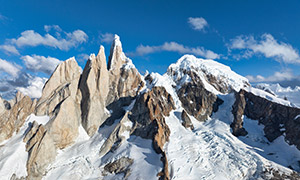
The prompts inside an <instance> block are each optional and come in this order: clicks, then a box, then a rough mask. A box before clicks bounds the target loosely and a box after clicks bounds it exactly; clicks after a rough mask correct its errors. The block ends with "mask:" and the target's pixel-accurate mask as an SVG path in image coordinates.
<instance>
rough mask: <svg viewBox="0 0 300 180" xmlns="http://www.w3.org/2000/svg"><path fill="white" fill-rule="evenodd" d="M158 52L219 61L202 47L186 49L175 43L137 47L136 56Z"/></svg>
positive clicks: (211, 52) (217, 57)
mask: <svg viewBox="0 0 300 180" xmlns="http://www.w3.org/2000/svg"><path fill="white" fill-rule="evenodd" d="M159 51H171V52H178V53H180V54H194V55H197V56H202V57H205V58H209V59H219V58H220V55H218V54H216V53H214V52H213V51H211V50H206V49H204V48H203V47H195V48H194V47H188V46H184V45H182V44H179V43H177V42H165V43H164V44H162V45H160V46H148V45H147V46H144V45H139V46H138V47H137V48H136V53H135V54H136V55H139V56H142V55H145V54H150V53H154V52H159Z"/></svg>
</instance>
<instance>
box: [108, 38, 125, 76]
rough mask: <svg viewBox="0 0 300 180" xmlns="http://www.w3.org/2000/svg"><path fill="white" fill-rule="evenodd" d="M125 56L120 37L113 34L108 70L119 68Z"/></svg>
mask: <svg viewBox="0 0 300 180" xmlns="http://www.w3.org/2000/svg"><path fill="white" fill-rule="evenodd" d="M125 59H126V56H125V54H124V53H123V50H122V43H121V41H120V37H119V36H118V35H116V34H115V37H114V40H113V42H112V45H111V47H110V53H109V57H108V70H112V69H119V68H121V67H122V65H123V64H124V63H126V62H125Z"/></svg>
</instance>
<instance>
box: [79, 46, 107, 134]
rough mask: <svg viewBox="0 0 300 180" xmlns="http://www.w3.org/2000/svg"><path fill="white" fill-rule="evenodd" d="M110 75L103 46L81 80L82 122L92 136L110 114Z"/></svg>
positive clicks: (89, 61) (92, 59)
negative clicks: (107, 109)
mask: <svg viewBox="0 0 300 180" xmlns="http://www.w3.org/2000/svg"><path fill="white" fill-rule="evenodd" d="M108 83H109V74H108V70H107V66H106V57H105V54H104V47H103V46H101V47H100V50H99V53H98V55H97V56H96V57H95V55H92V56H91V57H90V59H89V60H88V62H87V63H86V65H85V68H84V70H83V73H82V75H81V78H80V83H79V89H80V92H81V96H82V98H81V105H80V106H81V119H82V120H81V122H82V126H83V127H84V129H85V130H86V132H87V133H88V135H90V136H92V135H93V134H94V133H95V132H96V131H97V130H98V128H99V126H100V125H101V124H102V123H103V122H104V121H105V120H106V118H107V117H108V116H109V114H108V113H107V112H106V111H105V107H106V98H107V95H108V88H109V86H108Z"/></svg>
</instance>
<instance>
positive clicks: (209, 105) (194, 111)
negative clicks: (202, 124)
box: [177, 72, 221, 121]
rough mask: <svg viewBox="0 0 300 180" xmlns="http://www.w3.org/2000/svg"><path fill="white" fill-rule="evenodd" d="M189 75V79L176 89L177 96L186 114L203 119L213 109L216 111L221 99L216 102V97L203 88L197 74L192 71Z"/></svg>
mask: <svg viewBox="0 0 300 180" xmlns="http://www.w3.org/2000/svg"><path fill="white" fill-rule="evenodd" d="M189 76H190V77H191V81H190V82H188V83H185V84H183V85H182V86H181V88H180V89H179V90H178V91H177V94H178V97H179V99H180V101H181V103H182V106H183V108H184V109H185V110H186V112H187V113H188V114H190V115H192V116H194V117H195V118H196V119H197V120H199V121H205V120H207V118H208V117H209V116H211V114H212V112H213V110H216V111H217V109H218V104H220V103H221V101H220V100H218V102H217V99H218V97H217V96H216V95H215V94H213V93H211V92H209V91H207V90H206V89H205V87H204V84H203V83H202V81H201V79H200V77H199V76H197V75H196V74H195V73H193V72H189ZM215 102H217V103H216V104H215ZM214 104H215V105H214Z"/></svg>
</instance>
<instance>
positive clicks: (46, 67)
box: [21, 54, 62, 74]
mask: <svg viewBox="0 0 300 180" xmlns="http://www.w3.org/2000/svg"><path fill="white" fill-rule="evenodd" d="M21 59H22V60H23V61H24V64H25V66H26V68H27V69H29V70H31V71H33V72H44V73H46V74H51V73H52V72H53V71H54V69H55V68H56V66H57V65H58V64H60V63H61V62H62V61H60V60H58V59H56V58H53V57H49V56H48V57H44V56H38V55H35V54H34V55H32V56H29V55H26V56H22V57H21Z"/></svg>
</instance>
